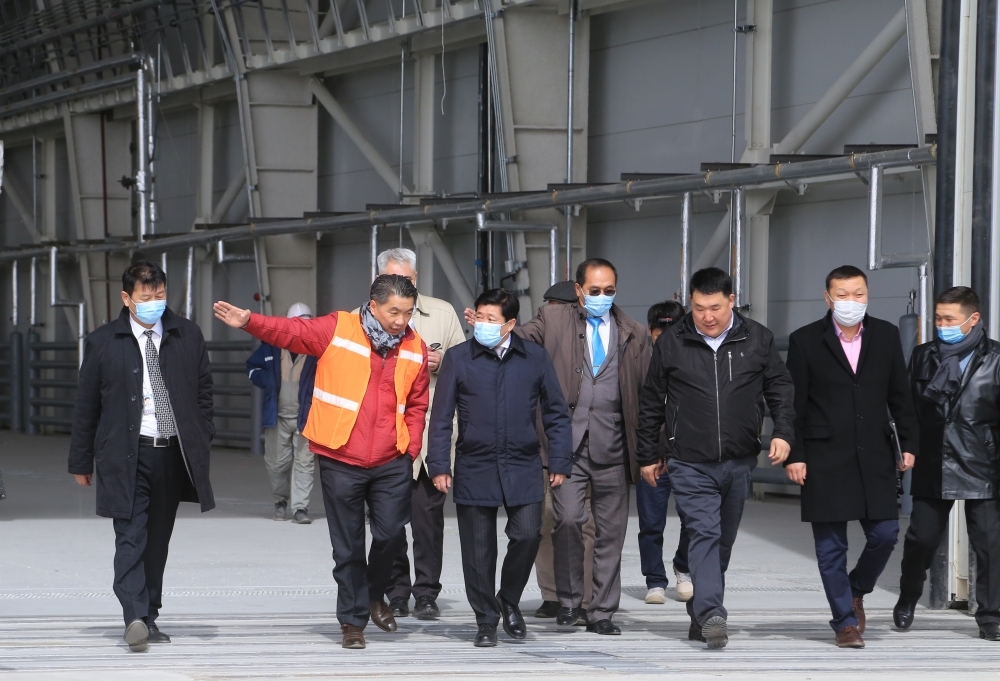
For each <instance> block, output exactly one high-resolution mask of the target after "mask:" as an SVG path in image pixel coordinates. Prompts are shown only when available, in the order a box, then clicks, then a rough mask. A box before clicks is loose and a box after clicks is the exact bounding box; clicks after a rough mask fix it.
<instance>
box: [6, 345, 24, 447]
mask: <svg viewBox="0 0 1000 681" xmlns="http://www.w3.org/2000/svg"><path fill="white" fill-rule="evenodd" d="M23 365H24V336H23V335H21V332H19V331H14V333H12V334H10V373H9V376H10V383H9V384H8V386H7V390H8V396H9V398H10V429H11V430H12V431H13V432H15V433H21V432H23V431H24V402H23V398H24V385H23V383H22V380H23V373H22V369H23Z"/></svg>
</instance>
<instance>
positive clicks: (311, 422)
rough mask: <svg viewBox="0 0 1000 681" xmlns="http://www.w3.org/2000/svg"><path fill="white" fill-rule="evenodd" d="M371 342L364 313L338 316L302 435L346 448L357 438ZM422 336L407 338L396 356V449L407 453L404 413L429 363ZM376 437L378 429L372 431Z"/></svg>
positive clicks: (318, 370)
mask: <svg viewBox="0 0 1000 681" xmlns="http://www.w3.org/2000/svg"><path fill="white" fill-rule="evenodd" d="M371 354H372V350H371V345H370V344H369V342H368V335H367V334H366V333H365V330H364V327H362V326H361V320H360V317H359V315H357V314H352V313H349V312H340V313H338V314H337V328H336V331H335V332H334V336H333V339H332V340H331V341H330V345H329V346H327V348H326V351H325V352H324V353H323V356H322V357H320V359H319V362H318V363H317V365H316V382H315V387H314V388H313V397H314V398H315V399H314V400H313V403H312V408H311V409H310V411H309V419H308V421H307V422H306V427H305V429H304V430H303V432H302V434H303V435H304V436H305V437H306V438H307V439H308V440H310V441H311V442H315V443H317V444H321V445H323V446H324V447H328V448H330V449H334V450H336V449H340V448H341V447H343V446H344V445H345V444H347V440H348V439H349V438H350V436H351V431H352V430H353V429H354V424H355V422H356V421H357V418H358V412H359V411H360V409H361V403H362V402H363V401H364V398H365V393H366V392H367V391H368V381H369V379H370V378H371V370H372V368H371ZM423 363H424V354H423V349H422V342H421V340H420V336H419V335H417V334H416V332H414V333H413V337H412V338H409V339H405V338H404V339H403V341H402V342H401V343H400V345H399V352H398V353H397V358H396V370H395V373H394V376H393V383H394V388H395V393H396V447H397V449H398V450H399V451H400V452H405V451H406V449H407V447H409V444H410V432H409V429H408V428H407V427H406V422H405V421H404V418H403V417H404V415H405V413H406V402H407V399H408V398H409V395H410V390H411V389H412V388H413V383H414V381H415V380H416V378H417V376H418V375H419V374H420V370H421V368H422V367H423ZM369 437H374V433H371V434H369Z"/></svg>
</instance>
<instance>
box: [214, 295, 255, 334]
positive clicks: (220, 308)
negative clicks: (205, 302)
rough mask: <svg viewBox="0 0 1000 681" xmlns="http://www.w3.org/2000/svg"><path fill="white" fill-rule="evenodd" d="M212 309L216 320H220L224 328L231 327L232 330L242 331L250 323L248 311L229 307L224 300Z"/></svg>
mask: <svg viewBox="0 0 1000 681" xmlns="http://www.w3.org/2000/svg"><path fill="white" fill-rule="evenodd" d="M212 309H213V310H215V317H216V319H219V320H221V321H222V322H224V323H225V324H226V326H231V327H233V328H234V329H242V328H243V327H244V326H246V325H247V324H249V323H250V310H244V309H242V308H239V307H236V306H235V305H230V304H229V303H227V302H226V301H224V300H220V301H219V302H217V303H216V304H215V305H213V306H212Z"/></svg>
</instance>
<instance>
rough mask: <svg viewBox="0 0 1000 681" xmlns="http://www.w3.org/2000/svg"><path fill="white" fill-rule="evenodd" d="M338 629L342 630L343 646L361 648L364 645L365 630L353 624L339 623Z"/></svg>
mask: <svg viewBox="0 0 1000 681" xmlns="http://www.w3.org/2000/svg"><path fill="white" fill-rule="evenodd" d="M340 630H341V631H342V632H344V643H343V646H344V647H345V648H351V649H354V650H361V649H362V648H364V647H365V630H364V629H362V628H361V627H356V626H354V625H353V624H341V625H340Z"/></svg>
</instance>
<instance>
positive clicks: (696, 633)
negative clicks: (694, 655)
mask: <svg viewBox="0 0 1000 681" xmlns="http://www.w3.org/2000/svg"><path fill="white" fill-rule="evenodd" d="M688 640H689V641H701V642H702V643H704V642H705V636H704V635H703V634H702V633H701V626H700V625H699V624H698V623H697V622H695V621H694V620H691V626H690V627H688Z"/></svg>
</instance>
